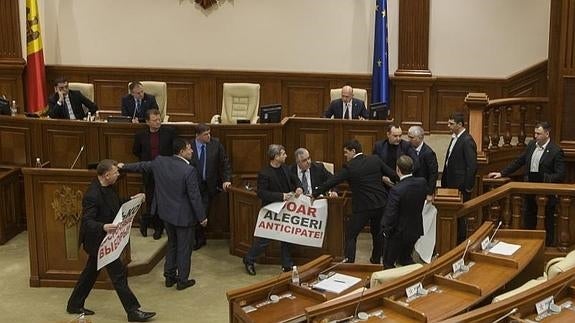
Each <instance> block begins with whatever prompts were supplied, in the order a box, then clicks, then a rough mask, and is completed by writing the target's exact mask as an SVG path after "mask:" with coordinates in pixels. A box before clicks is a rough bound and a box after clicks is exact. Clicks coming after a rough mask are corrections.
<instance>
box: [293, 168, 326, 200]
mask: <svg viewBox="0 0 575 323" xmlns="http://www.w3.org/2000/svg"><path fill="white" fill-rule="evenodd" d="M290 171H291V172H292V174H294V175H295V176H297V178H300V176H299V174H298V170H297V164H293V165H291V166H290ZM308 174H309V175H307V176H310V178H311V187H310V188H309V190H310V193H311V192H312V191H313V188H314V187H316V186H319V185H321V184H323V183H325V182H326V181H327V180H328V179H330V178H331V177H332V176H333V175H332V174H331V173H330V172H328V171H327V169H325V166H324V165H323V164H322V163H319V162H312V163H311V165H310V166H309V173H308ZM302 185H305V183H302Z"/></svg>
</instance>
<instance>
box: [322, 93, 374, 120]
mask: <svg viewBox="0 0 575 323" xmlns="http://www.w3.org/2000/svg"><path fill="white" fill-rule="evenodd" d="M324 116H325V117H326V118H331V117H332V116H333V118H334V119H360V120H363V119H367V118H368V117H369V112H367V109H366V108H365V102H363V101H362V100H360V99H354V98H353V88H352V87H351V86H349V85H346V86H344V87H342V88H341V99H337V100H333V101H331V103H330V104H329V107H327V111H326V112H325V114H324Z"/></svg>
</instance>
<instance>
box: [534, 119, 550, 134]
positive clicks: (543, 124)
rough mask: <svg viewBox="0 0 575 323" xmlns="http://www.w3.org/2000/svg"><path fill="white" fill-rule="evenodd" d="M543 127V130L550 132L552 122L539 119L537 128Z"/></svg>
mask: <svg viewBox="0 0 575 323" xmlns="http://www.w3.org/2000/svg"><path fill="white" fill-rule="evenodd" d="M539 127H541V128H543V130H545V131H547V132H549V131H551V124H550V123H549V122H547V121H539V122H537V123H536V124H535V128H539Z"/></svg>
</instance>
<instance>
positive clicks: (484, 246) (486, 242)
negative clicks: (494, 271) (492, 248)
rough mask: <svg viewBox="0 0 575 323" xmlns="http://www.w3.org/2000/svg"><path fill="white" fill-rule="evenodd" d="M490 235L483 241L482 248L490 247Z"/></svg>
mask: <svg viewBox="0 0 575 323" xmlns="http://www.w3.org/2000/svg"><path fill="white" fill-rule="evenodd" d="M489 242H490V241H489V237H485V239H483V241H481V250H486V249H487V248H488V247H489Z"/></svg>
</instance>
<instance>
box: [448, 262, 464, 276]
mask: <svg viewBox="0 0 575 323" xmlns="http://www.w3.org/2000/svg"><path fill="white" fill-rule="evenodd" d="M464 266H465V260H463V259H461V258H460V259H459V260H457V261H456V262H454V263H453V264H452V265H451V267H452V268H453V273H454V274H455V273H457V272H459V271H460V270H461V269H462V268H463V267H464Z"/></svg>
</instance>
